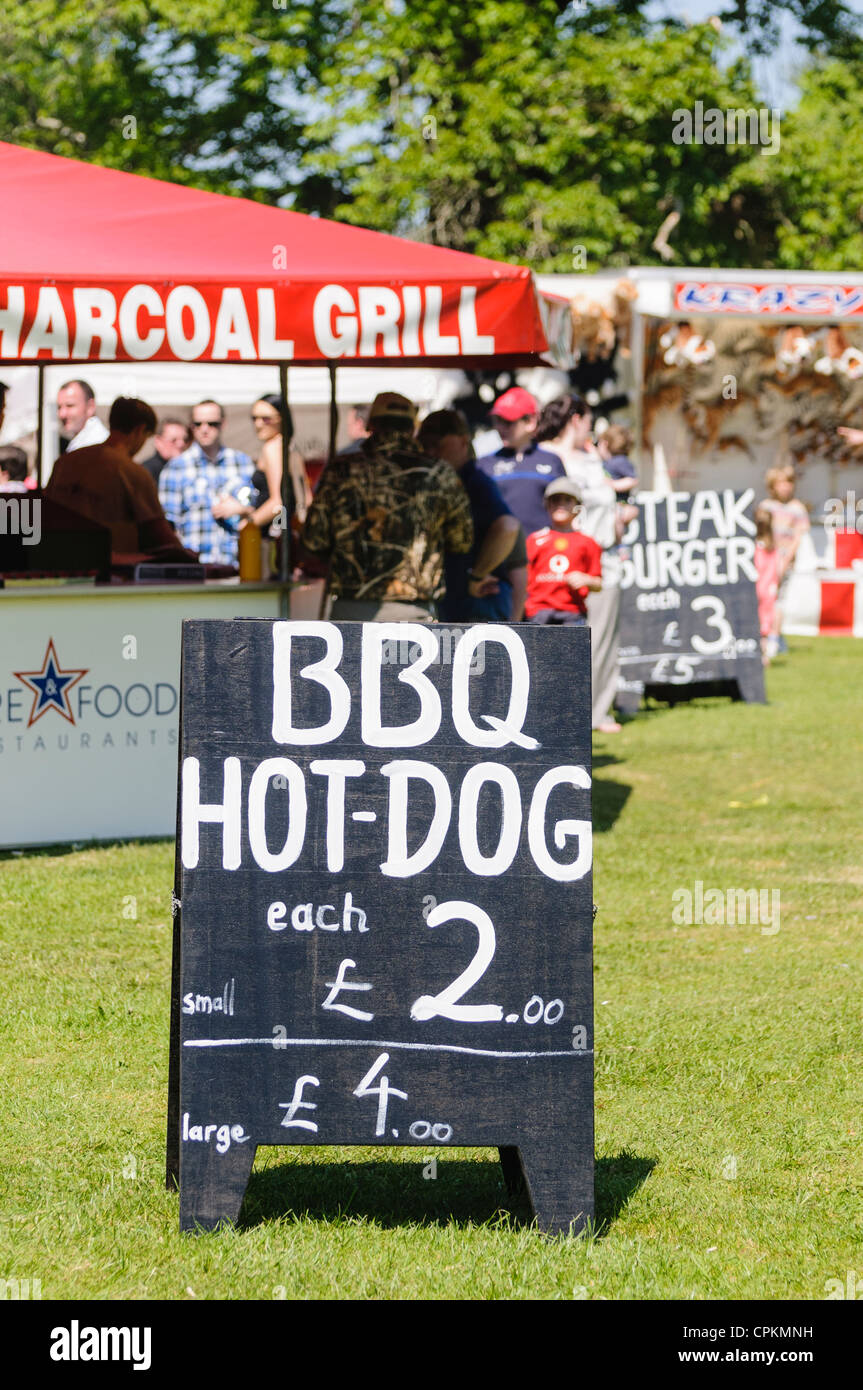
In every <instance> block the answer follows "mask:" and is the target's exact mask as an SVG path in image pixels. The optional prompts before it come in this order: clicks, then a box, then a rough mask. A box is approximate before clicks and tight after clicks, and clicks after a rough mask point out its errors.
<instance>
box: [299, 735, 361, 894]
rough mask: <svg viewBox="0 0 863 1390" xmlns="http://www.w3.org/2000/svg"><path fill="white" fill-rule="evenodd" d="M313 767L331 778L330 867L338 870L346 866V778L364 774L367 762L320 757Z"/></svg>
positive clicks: (336, 871)
mask: <svg viewBox="0 0 863 1390" xmlns="http://www.w3.org/2000/svg"><path fill="white" fill-rule="evenodd" d="M309 770H310V771H311V772H312V773H313V774H314V775H315V776H316V777H326V779H327V868H328V869H329V871H330V873H331V874H337V873H340V872H341V870H342V869H343V868H344V866H345V782H346V781H347V779H348V777H361V776H362V775H363V773H364V772H365V770H366V765H365V763H362V762H360V761H359V760H358V759H355V760H351V759H349V758H317V759H315V761H314V762H311V763H310V764H309Z"/></svg>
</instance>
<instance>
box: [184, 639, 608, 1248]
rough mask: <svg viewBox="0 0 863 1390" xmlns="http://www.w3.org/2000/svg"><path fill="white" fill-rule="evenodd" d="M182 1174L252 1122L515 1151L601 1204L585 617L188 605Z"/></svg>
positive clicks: (195, 1192)
mask: <svg viewBox="0 0 863 1390" xmlns="http://www.w3.org/2000/svg"><path fill="white" fill-rule="evenodd" d="M181 726H182V727H181V749H180V792H179V797H178V803H179V804H178V855H177V878H176V887H175V897H176V898H177V900H178V901H177V902H176V903H175V935H174V943H175V948H174V984H173V1001H172V1016H173V1017H172V1065H171V1082H170V1090H171V1095H170V1102H169V1119H168V1175H169V1181H170V1180H171V1178H172V1177H176V1176H177V1174H178V1176H179V1187H180V1227H181V1229H182V1230H190V1231H191V1230H195V1229H202V1228H203V1229H213V1228H215V1227H216V1226H218V1225H219V1223H220V1222H222V1221H225V1220H231V1221H232V1220H236V1218H237V1217H238V1215H239V1211H240V1206H241V1203H242V1199H243V1194H244V1192H245V1189H246V1184H247V1182H248V1179H249V1175H250V1172H251V1168H252V1163H253V1159H254V1156H255V1150H256V1147H257V1145H259V1144H342V1145H373V1144H380V1145H412V1146H414V1147H416V1148H417V1149H419V1150H420V1155H419V1156H420V1157H421V1156H423V1155H426V1154H431V1153H433V1152H435V1151H437V1150H444V1149H446V1148H447V1147H453V1146H480V1145H482V1146H493V1147H497V1148H499V1150H500V1154H501V1161H502V1164H503V1168H504V1175H505V1177H506V1179H507V1182H508V1185H509V1186H510V1187H511V1188H512V1189H515V1188H517V1187H521V1189H522V1191H523V1192H526V1195H527V1197H528V1199H529V1201H530V1203H531V1205H532V1209H533V1212H534V1213H535V1216H536V1220H537V1224H538V1226H539V1227H540V1229H543V1230H546V1231H549V1232H560V1231H571V1232H573V1233H575V1232H577V1231H579V1230H580V1229H581V1228H582V1227H583V1226H584V1225H585V1224H586V1223H587V1222H588V1221H590V1220H591V1218H592V1216H593V999H592V873H591V865H592V837H591V804H590V780H591V779H590V648H589V635H588V632H587V630H586V629H578V628H569V629H554V630H552V629H546V628H533V627H530V626H526V625H525V626H522V625H519V626H507V625H503V624H496V625H493V626H491V625H475V626H471V627H467V628H464V629H462V630H460V631H459V632H454V631H453V630H451V629H443V628H438V627H436V626H435V625H430V626H424V625H419V624H409V623H396V624H385V623H366V624H362V623H327V622H276V623H272V622H269V621H263V620H244V621H236V622H221V621H188V622H185V623H184V624H183V673H182V712H181Z"/></svg>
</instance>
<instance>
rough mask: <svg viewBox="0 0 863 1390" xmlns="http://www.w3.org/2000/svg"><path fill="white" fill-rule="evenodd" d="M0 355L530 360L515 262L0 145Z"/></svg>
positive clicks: (532, 302) (530, 299)
mask: <svg viewBox="0 0 863 1390" xmlns="http://www.w3.org/2000/svg"><path fill="white" fill-rule="evenodd" d="M0 188H2V190H3V215H2V235H0V259H2V265H0V362H7V363H9V362H36V361H40V360H41V361H45V362H87V361H100V360H101V361H106V362H114V361H116V362H129V361H181V362H284V361H288V362H294V363H297V364H300V365H306V366H308V365H313V364H315V363H320V362H324V361H327V360H334V361H338V362H339V363H344V364H349V363H352V364H358V363H367V362H369V361H370V360H374V359H393V361H394V362H395V361H398V362H402V363H404V364H406V365H408V364H410V365H418V364H420V363H424V364H434V365H439V366H448V365H458V366H475V367H479V366H483V365H489V366H490V365H498V364H501V365H503V364H508V365H516V364H524V363H529V362H533V361H537V360H538V354H540V353H543V352H545V350H546V340H545V336H544V334H543V330H542V324H541V321H540V315H539V308H538V304H537V298H536V293H535V290H534V286H533V280H532V277H531V273H530V271H529V270H528V269H527V268H526V267H525V266H512V265H504V264H501V263H500V262H498V261H489V260H485V259H483V258H481V257H479V256H469V255H466V254H465V253H463V252H461V251H448V250H445V249H443V248H441V247H438V246H427V245H424V244H421V243H419V242H414V241H403V240H402V239H401V238H399V237H392V236H385V235H384V234H383V233H381V232H370V231H367V230H366V229H365V228H362V227H352V226H347V225H344V224H342V223H339V222H328V221H325V220H324V219H323V218H316V217H307V216H304V215H303V214H302V213H297V212H286V211H284V210H283V209H281V208H273V207H266V206H265V205H264V204H262V203H255V202H251V201H249V200H248V199H246V198H227V197H224V196H222V195H221V194H217V193H202V192H200V191H199V190H197V189H194V188H184V187H182V186H180V185H177V184H172V183H164V182H162V181H161V180H158V179H146V178H141V177H139V176H138V175H136V174H124V173H121V172H119V171H118V170H116V169H103V168H99V167H97V166H95V165H91V164H83V163H81V162H79V161H78V160H74V159H61V158H58V157H57V156H56V155H50V154H43V153H41V152H39V151H35V150H28V149H22V148H21V147H19V146H17V145H9V144H5V143H3V142H0Z"/></svg>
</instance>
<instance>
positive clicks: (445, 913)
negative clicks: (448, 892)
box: [411, 901, 503, 1023]
mask: <svg viewBox="0 0 863 1390" xmlns="http://www.w3.org/2000/svg"><path fill="white" fill-rule="evenodd" d="M453 921H467V922H471V923H473V925H474V926H475V927H476V929H477V932H478V935H479V940H478V942H477V948H476V954H475V955H474V958H473V960H472V961H471V962H470V964H469V965H468V966H467V967H466V969H464V970H463V971H462V973H461V974H460V975H459V976H458V977H457V978H456V979H455V980H453V981H452V983H451V984H449V985H447V986H446V988H445V989H442V990H441V991H440V992H439V993H438V994H421V995H420V997H419V999H415V1000H414V1002H413V1004H412V1005H411V1018H412V1019H413V1020H414V1022H415V1023H423V1022H426V1021H427V1020H428V1019H430V1018H451V1019H454V1020H455V1021H456V1022H462V1023H498V1022H500V1020H501V1019H502V1018H503V1009H502V1008H501V1007H500V1005H499V1004H460V1003H459V1002H458V1001H459V1000H460V999H461V997H462V995H464V994H467V991H468V990H469V989H470V988H471V987H472V986H473V985H475V984H476V983H477V981H478V980H480V979H481V978H482V976H483V975H484V974H485V972H486V970H487V969H488V967H489V965H490V964H491V962H492V958H493V956H494V949H495V944H496V941H495V933H494V923H493V922H492V920H491V918H490V917H489V915H488V913H487V912H483V910H482V908H481V907H477V906H476V904H475V903H468V902H464V901H453V902H448V903H439V904H438V906H437V907H436V908H433V909H432V911H431V912H430V913H429V915H428V917H427V918H426V923H427V925H428V926H430V927H439V926H442V925H443V923H445V922H453Z"/></svg>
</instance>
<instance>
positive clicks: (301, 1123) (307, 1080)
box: [279, 1076, 321, 1134]
mask: <svg viewBox="0 0 863 1390" xmlns="http://www.w3.org/2000/svg"><path fill="white" fill-rule="evenodd" d="M320 1084H321V1083H320V1081H319V1080H318V1078H317V1077H316V1076H298V1077H297V1082H296V1085H295V1086H294V1094H293V1098H292V1099H291V1100H289V1101H284V1100H280V1101H279V1109H280V1110H284V1111H285V1112H286V1114H285V1117H284V1119H283V1120H282V1128H283V1129H310V1130H311V1131H312V1133H313V1134H317V1131H318V1127H317V1125H316V1124H315V1122H314V1120H295V1119H294V1116H295V1115H296V1113H297V1111H298V1110H317V1108H318V1106H317V1102H316V1101H313V1100H303V1087H304V1086H320Z"/></svg>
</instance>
